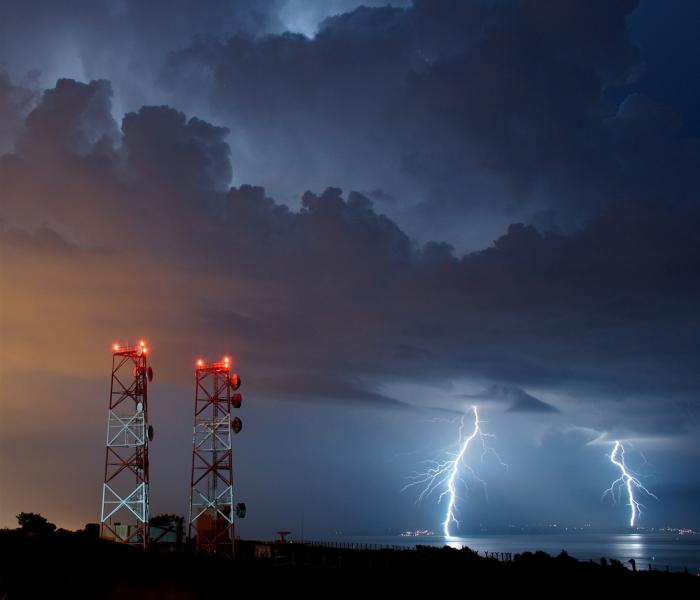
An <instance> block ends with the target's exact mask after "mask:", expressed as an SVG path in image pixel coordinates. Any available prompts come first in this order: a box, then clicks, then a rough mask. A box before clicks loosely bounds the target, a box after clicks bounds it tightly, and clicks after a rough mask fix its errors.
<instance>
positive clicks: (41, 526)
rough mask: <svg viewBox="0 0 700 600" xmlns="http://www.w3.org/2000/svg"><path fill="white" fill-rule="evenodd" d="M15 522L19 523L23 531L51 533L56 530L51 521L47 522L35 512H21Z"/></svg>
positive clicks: (38, 533)
mask: <svg viewBox="0 0 700 600" xmlns="http://www.w3.org/2000/svg"><path fill="white" fill-rule="evenodd" d="M17 523H19V527H20V529H21V530H22V532H23V533H29V534H36V535H51V534H52V533H53V532H54V531H55V530H56V526H55V525H54V524H53V523H49V522H48V521H47V520H46V519H45V518H44V517H42V516H41V515H40V514H37V513H25V512H21V513H19V514H18V515H17Z"/></svg>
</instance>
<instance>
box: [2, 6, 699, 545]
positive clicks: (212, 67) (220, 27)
mask: <svg viewBox="0 0 700 600" xmlns="http://www.w3.org/2000/svg"><path fill="white" fill-rule="evenodd" d="M699 27H700V3H697V2H694V1H692V0H687V1H683V0H675V1H671V2H660V1H658V2H654V1H652V0H641V1H640V2H639V3H638V2H634V1H631V0H619V1H609V0H599V1H594V0H580V1H574V0H519V1H509V0H413V2H410V1H408V0H406V1H402V2H389V3H387V2H386V0H381V1H376V2H375V1H370V2H365V3H364V5H362V6H361V2H360V1H355V0H329V1H323V0H308V1H305V0H269V1H261V0H211V1H209V2H202V1H199V2H195V1H193V0H178V2H176V3H172V2H166V1H165V0H156V1H149V2H139V1H137V0H120V1H119V2H114V1H112V0H69V1H66V2H55V1H53V0H51V1H49V0H29V1H28V0H23V1H21V2H20V1H19V0H4V1H3V2H2V3H0V527H2V526H14V524H15V515H16V514H17V513H18V512H20V511H33V512H40V513H42V514H43V515H45V516H46V517H47V518H49V520H51V521H53V522H55V523H56V524H57V525H59V526H63V527H67V528H78V527H82V525H83V524H84V523H86V522H95V521H97V520H98V518H99V508H100V493H101V481H102V475H103V471H102V469H103V461H104V442H105V427H106V417H107V402H108V392H109V375H110V367H111V352H110V347H111V345H112V343H114V342H115V341H121V342H127V341H132V342H133V341H135V340H137V339H140V338H141V337H143V338H145V339H147V340H148V341H149V345H150V347H151V364H152V365H153V368H154V371H155V380H154V382H153V384H152V386H151V387H150V390H149V414H150V420H151V423H152V424H153V425H154V427H155V440H154V441H153V443H152V445H151V446H150V456H151V503H152V508H151V510H152V514H158V513H162V512H174V513H178V514H183V515H184V514H186V511H187V501H188V493H189V492H188V484H189V468H190V451H191V441H192V440H191V432H192V409H193V388H194V373H193V369H194V361H195V359H197V358H199V357H204V358H209V359H218V358H219V357H221V356H222V355H223V354H225V353H229V354H231V355H232V356H233V357H234V361H235V366H236V369H237V370H238V371H239V373H240V374H241V376H242V380H243V385H242V387H241V392H242V393H243V407H242V409H241V411H240V412H239V416H240V417H241V419H242V420H243V431H242V432H241V433H240V434H239V435H238V436H237V437H236V438H235V447H234V461H235V477H236V482H237V484H236V485H237V501H245V502H246V504H247V506H248V515H247V517H246V519H245V521H242V522H240V524H239V529H238V532H239V533H240V535H241V536H242V537H256V536H259V537H266V538H271V537H272V536H273V534H274V532H275V531H277V530H279V529H288V530H291V531H292V532H294V533H295V534H299V533H300V530H301V526H302V522H303V526H304V530H305V534H306V535H325V534H330V533H333V532H337V531H342V532H344V533H347V534H352V533H355V534H385V533H393V532H398V531H402V530H405V529H416V528H428V529H434V530H436V531H437V530H439V529H440V523H441V521H442V519H443V515H444V509H445V506H444V504H443V505H439V504H437V497H435V496H433V497H430V498H426V499H424V500H423V502H422V503H420V504H416V503H415V499H416V493H415V492H414V491H412V490H408V491H405V492H401V491H400V490H401V488H402V487H403V486H404V485H405V484H406V483H407V477H409V476H410V475H411V474H412V473H413V472H415V471H416V470H419V469H421V468H424V467H425V464H426V463H425V462H424V461H426V460H429V459H434V458H440V457H444V456H445V452H446V451H449V450H450V446H451V445H453V444H454V443H455V442H456V441H457V436H458V429H459V418H460V416H461V415H464V414H465V413H466V414H467V415H468V414H469V410H470V407H471V406H472V405H474V404H478V405H479V407H480V411H481V416H482V419H483V420H484V421H485V423H484V429H485V430H487V431H488V432H490V433H493V434H494V435H495V436H496V438H495V439H492V440H491V444H492V445H493V446H494V447H495V448H497V450H498V452H499V454H500V456H501V457H502V458H503V460H504V461H505V462H506V463H508V466H509V468H508V469H507V470H506V469H503V468H502V467H501V466H500V465H499V464H498V463H497V461H494V460H492V459H489V458H488V457H487V458H486V460H485V461H484V462H483V464H482V463H481V462H480V460H479V458H480V455H479V453H478V452H477V451H476V449H475V451H474V452H472V453H470V454H469V455H468V458H469V460H471V461H472V462H473V463H474V464H475V465H477V468H478V471H479V474H480V476H481V477H482V479H484V480H485V481H486V482H487V484H488V492H489V493H488V500H487V499H486V498H485V496H484V494H483V493H482V491H481V490H480V488H479V487H478V486H476V487H474V488H473V489H472V493H471V494H466V493H464V494H463V497H462V499H461V500H460V503H459V511H460V512H459V516H460V521H461V529H458V530H457V531H456V532H458V531H462V532H464V533H466V532H469V531H474V530H477V529H479V528H480V527H491V528H501V527H503V528H505V527H508V526H509V525H511V524H513V525H536V524H546V523H552V522H556V523H559V524H563V525H569V526H577V525H582V524H584V523H590V524H592V525H594V526H599V527H623V526H624V525H625V524H626V523H627V512H628V511H627V508H626V507H625V506H623V505H613V504H612V503H611V502H609V501H602V500H601V493H602V492H603V490H604V489H605V488H607V487H608V486H609V485H610V483H611V482H612V480H613V479H615V477H616V476H617V473H616V470H615V468H614V467H613V465H611V463H610V461H609V459H608V457H607V456H606V455H607V454H609V453H610V451H611V449H612V444H613V442H614V440H622V441H624V442H625V447H626V449H627V459H628V461H629V463H630V465H631V466H632V467H633V468H635V469H636V470H637V471H638V472H639V473H640V474H642V475H643V476H644V478H643V481H644V483H645V485H647V486H648V487H649V488H650V489H651V490H652V491H654V492H655V493H656V495H657V496H658V498H659V501H658V502H657V501H655V500H653V499H652V500H648V501H646V502H645V504H646V511H645V513H644V515H643V516H642V518H641V519H640V521H639V525H641V526H649V527H656V526H666V525H668V526H675V527H684V526H688V527H694V528H700V443H699V442H698V440H699V439H700V438H699V437H698V436H700V422H699V417H700V344H699V342H698V340H700V117H699V116H698V106H700V41H699V39H698V37H697V31H698V28H699ZM452 449H454V448H452Z"/></svg>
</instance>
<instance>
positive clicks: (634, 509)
mask: <svg viewBox="0 0 700 600" xmlns="http://www.w3.org/2000/svg"><path fill="white" fill-rule="evenodd" d="M610 462H611V463H612V464H614V465H615V466H616V467H617V468H618V469H620V473H622V474H621V475H620V477H618V478H617V479H616V480H615V481H613V482H612V485H611V486H610V487H609V488H608V489H607V490H605V491H604V492H603V498H605V496H607V495H608V494H610V496H611V497H612V499H613V502H617V501H618V500H619V499H620V495H621V494H622V489H623V488H624V489H625V490H626V491H627V499H628V506H629V507H630V527H634V524H635V521H636V520H637V517H638V516H639V515H641V514H642V509H643V508H644V505H643V504H641V503H640V502H639V500H637V498H636V497H635V491H639V492H641V493H643V494H646V495H647V496H651V497H652V498H654V500H658V498H657V497H656V496H655V495H654V494H652V493H651V492H650V491H649V490H648V489H647V488H646V487H644V485H642V482H641V481H639V479H637V477H636V474H635V473H634V472H633V471H632V470H631V469H630V468H629V467H628V466H627V465H626V464H625V448H624V446H623V445H622V444H621V443H620V442H618V441H616V442H615V447H614V448H613V451H612V453H611V454H610Z"/></svg>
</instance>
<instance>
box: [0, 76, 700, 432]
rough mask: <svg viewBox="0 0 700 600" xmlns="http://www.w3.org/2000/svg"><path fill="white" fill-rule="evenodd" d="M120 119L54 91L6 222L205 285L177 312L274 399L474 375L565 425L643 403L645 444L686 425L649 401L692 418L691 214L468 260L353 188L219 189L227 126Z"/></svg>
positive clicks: (157, 112)
mask: <svg viewBox="0 0 700 600" xmlns="http://www.w3.org/2000/svg"><path fill="white" fill-rule="evenodd" d="M109 114H110V93H109V85H108V84H107V83H106V82H93V83H90V84H81V83H77V82H74V81H71V80H63V81H59V82H58V84H57V86H56V88H54V89H51V90H47V91H46V92H45V94H44V95H43V97H42V99H41V101H40V102H39V104H38V105H37V107H36V108H35V109H34V110H33V111H32V112H31V113H30V114H29V116H28V117H27V119H26V125H25V126H24V127H23V129H24V130H25V132H26V133H25V135H24V136H23V137H22V138H21V139H20V142H19V143H18V148H19V153H18V154H17V155H14V156H5V157H4V158H3V160H2V163H0V182H2V183H3V189H5V190H7V192H6V193H5V194H4V197H3V214H4V216H5V219H6V221H7V222H8V223H9V224H15V223H16V224H19V225H20V226H21V227H23V228H24V229H26V230H28V231H33V230H36V229H37V228H40V227H42V226H43V225H44V224H45V223H46V220H47V219H50V221H49V223H50V225H51V227H53V228H54V229H55V230H56V231H57V232H59V233H61V235H63V236H64V237H65V238H66V240H67V242H68V243H71V244H77V245H81V246H85V247H89V248H96V247H99V248H101V249H102V250H103V251H106V252H108V253H110V252H111V255H116V256H117V257H118V256H120V255H122V256H124V257H125V258H126V257H128V256H130V255H133V254H134V253H136V254H138V253H141V252H148V253H149V254H150V255H151V256H153V257H158V260H160V261H161V267H160V269H161V271H162V272H161V274H160V275H159V277H161V278H165V279H173V278H175V279H177V277H178V272H180V273H182V269H184V270H185V272H192V273H199V274H200V276H202V277H204V276H206V277H210V278H211V281H210V282H209V283H207V285H206V286H205V287H203V288H202V290H201V292H198V291H194V290H189V291H188V290H186V289H184V290H180V292H179V295H178V296H177V297H171V298H169V299H168V300H167V302H169V303H171V305H172V306H170V307H169V310H168V312H169V313H170V314H172V315H175V314H178V312H179V311H183V312H185V313H186V314H190V315H192V316H191V317H189V319H190V321H191V323H190V324H189V325H188V326H187V327H186V328H185V329H183V332H184V331H194V330H199V331H200V335H201V336H202V337H203V338H205V337H211V338H217V339H218V338H221V339H232V338H233V339H235V342H236V344H235V345H236V347H240V348H242V349H243V350H242V356H241V358H242V359H247V361H248V362H250V363H254V364H255V365H256V366H255V367H253V369H254V372H255V373H254V374H255V377H256V378H259V382H260V385H261V386H262V387H263V388H264V386H265V382H267V383H269V391H270V392H274V393H281V391H282V390H283V389H285V386H286V387H287V389H289V390H290V392H293V393H294V394H296V395H297V396H298V395H303V394H306V395H307V396H308V397H310V398H311V397H320V396H325V397H327V398H328V399H332V398H336V399H339V400H342V401H351V399H352V398H353V397H356V398H357V399H360V398H362V399H364V401H366V402H377V403H383V404H392V403H395V402H396V400H395V397H394V394H392V393H391V392H386V391H383V388H384V387H386V386H387V385H391V384H392V383H397V382H399V383H400V382H415V383H418V382H421V381H422V382H423V383H427V382H434V383H436V384H438V383H439V382H441V381H444V380H447V381H455V382H458V381H460V380H467V381H472V382H477V383H481V384H482V385H484V386H485V389H486V390H487V392H486V394H485V396H490V397H491V399H493V400H497V401H498V400H501V401H503V400H507V401H508V403H509V406H510V408H511V409H512V410H513V411H514V412H523V411H526V412H527V411H530V412H532V411H540V412H542V411H545V410H549V411H550V412H552V410H553V409H552V407H551V406H550V403H549V402H545V401H543V400H540V399H539V398H538V396H539V395H540V394H539V393H538V391H537V390H545V391H549V392H550V393H561V394H565V395H567V396H568V397H572V398H573V399H574V400H575V404H576V403H582V404H586V403H601V402H603V403H610V402H611V401H616V402H613V406H618V407H619V408H620V410H627V404H626V402H627V400H628V399H630V398H636V399H637V400H636V401H638V402H639V403H640V406H642V405H644V406H645V407H646V408H645V409H644V410H642V411H641V412H640V414H644V415H645V416H644V418H640V419H638V420H637V421H635V420H634V419H632V421H631V422H632V423H636V424H635V425H634V427H635V428H636V429H637V431H649V430H651V429H656V430H657V431H661V430H664V431H666V430H670V429H671V428H672V427H671V425H669V427H663V425H661V424H660V423H659V422H658V420H664V419H665V420H668V419H671V420H672V421H673V423H672V426H673V427H676V426H677V422H676V420H675V419H672V416H670V415H666V414H665V413H664V411H658V410H657V409H654V408H653V407H654V404H653V402H651V400H650V399H651V398H653V397H654V396H655V395H658V394H663V395H664V397H666V398H668V400H669V401H671V402H680V403H688V402H692V403H693V405H694V402H695V401H694V395H695V394H696V393H697V378H696V375H695V364H696V360H697V352H696V350H695V345H694V340H695V339H696V338H697V335H698V333H699V332H698V327H699V325H698V321H697V302H698V297H699V295H700V283H698V282H700V277H698V275H699V274H700V238H699V235H700V234H698V231H700V227H699V226H700V217H699V216H698V213H697V210H696V209H694V208H684V209H683V210H682V211H681V210H680V208H678V207H676V208H675V209H674V210H673V211H672V210H667V209H660V208H658V207H656V206H655V205H650V204H645V203H636V204H622V203H620V204H616V205H614V206H611V207H609V208H608V209H607V210H606V211H605V212H604V213H603V214H601V215H600V216H599V217H597V218H595V219H593V220H591V221H590V222H589V223H588V224H587V225H586V226H585V227H582V228H581V229H579V230H578V231H576V232H575V233H573V234H571V235H563V234H555V233H547V232H541V231H539V230H538V229H536V228H535V227H533V226H529V225H523V224H514V225H512V226H511V227H510V228H509V229H508V231H507V233H506V234H505V235H502V236H501V237H499V238H498V239H497V240H496V241H495V242H494V243H493V244H492V246H490V247H489V248H487V249H485V250H483V251H480V252H476V253H471V254H466V255H463V256H459V255H456V254H455V253H454V251H453V250H452V249H451V248H450V247H449V246H448V245H446V244H440V243H431V244H427V245H420V244H416V243H415V242H413V241H412V240H411V239H410V238H409V236H407V235H406V234H405V233H404V232H403V231H402V230H401V228H399V227H398V226H397V225H396V223H394V222H393V221H392V220H391V219H389V218H387V217H386V216H383V215H380V214H378V213H377V212H376V211H375V210H374V208H373V206H372V203H371V201H370V200H369V199H368V198H367V197H365V196H363V195H362V194H359V193H356V192H351V193H349V194H348V195H347V196H344V195H343V194H342V192H341V191H340V190H339V189H337V188H329V189H327V190H326V191H324V192H322V193H320V194H314V193H311V192H307V193H306V194H304V195H303V197H302V199H301V208H300V209H299V210H291V209H289V208H287V207H285V206H283V205H280V204H278V203H276V202H275V201H274V200H273V199H271V198H269V197H267V196H266V194H265V192H264V190H263V189H262V188H258V187H252V186H241V187H238V188H231V189H230V190H228V191H225V185H226V182H227V180H228V177H229V176H230V171H229V168H230V167H229V149H228V146H227V144H226V143H225V142H224V141H223V136H224V134H225V130H223V129H222V128H219V127H215V126H212V125H210V124H208V123H206V122H203V121H201V120H197V119H189V120H188V119H187V118H186V117H185V116H184V115H183V114H182V113H179V112H178V111H175V110H173V109H171V108H168V107H150V108H149V107H146V108H143V109H141V110H140V111H139V112H138V113H133V114H128V115H127V116H126V117H125V118H124V120H123V122H122V124H121V132H120V133H119V130H118V128H117V126H116V125H115V124H114V123H113V122H112V121H111V120H110V118H109ZM115 136H116V137H115ZM85 224H89V227H85ZM183 240H187V243H182V241H183ZM212 285H213V286H215V287H214V288H212V287H211V286H212ZM196 287H197V286H196V285H193V288H194V289H195V290H196ZM208 289H216V290H217V291H216V293H214V294H209V293H208V292H207V290H208ZM192 304H196V305H197V309H196V311H195V312H191V305H192ZM170 318H174V317H170ZM176 321H178V319H176ZM178 322H179V321H178ZM178 327H182V324H179V325H178ZM170 335H173V334H170ZM175 337H177V336H175ZM407 348H408V349H411V351H408V352H407V351H406V349H407ZM397 350H401V351H398V352H397ZM282 365H284V369H283V371H280V369H281V368H282ZM280 381H282V382H285V384H284V385H282V384H279V382H280ZM293 381H296V382H297V384H299V383H300V382H302V383H303V382H307V383H306V384H305V385H296V384H295V385H291V383H290V382H293ZM275 382H278V383H277V384H275ZM319 382H322V384H321V383H319ZM334 389H335V392H334V391H333V390H334ZM525 389H527V390H528V391H525ZM295 390H296V391H295ZM485 396H484V397H485ZM584 398H585V400H584ZM402 401H403V400H402ZM406 402H407V403H408V404H414V405H421V403H422V401H421V399H416V400H415V401H414V400H413V399H407V400H406ZM645 402H649V406H646V404H645ZM566 410H567V411H570V410H574V411H577V410H578V409H576V408H574V409H572V408H567V409H566ZM647 410H648V411H649V412H648V413H647V412H646V411H647ZM615 415H616V409H615V408H612V409H610V411H609V412H608V413H606V415H605V416H604V417H600V416H599V417H595V418H592V417H591V419H589V420H591V421H594V422H592V423H590V425H591V426H599V427H600V426H603V425H605V427H606V428H612V427H614V426H615V419H616V416H615ZM652 422H654V425H653V427H652V426H651V423H652ZM669 423H670V421H669Z"/></svg>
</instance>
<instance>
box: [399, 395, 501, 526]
mask: <svg viewBox="0 0 700 600" xmlns="http://www.w3.org/2000/svg"><path fill="white" fill-rule="evenodd" d="M472 411H473V413H474V429H473V430H472V432H471V434H470V435H469V436H468V437H466V438H464V437H463V430H464V417H462V418H461V419H460V425H459V444H458V446H459V451H458V452H457V453H450V458H448V459H447V460H444V461H436V460H431V461H427V462H428V464H429V465H430V466H429V467H428V469H427V470H426V471H423V472H421V473H416V474H415V475H412V476H411V477H409V479H410V480H411V481H410V483H408V484H407V485H405V486H404V487H403V489H402V490H401V491H404V490H406V489H408V488H410V487H413V486H423V488H422V490H421V492H420V494H419V495H418V498H417V499H416V502H420V501H421V500H423V498H424V497H425V496H428V495H430V494H432V493H433V492H434V491H435V490H437V489H441V490H442V491H441V492H440V495H439V496H438V502H441V501H442V499H443V497H444V496H448V497H449V501H448V503H447V511H446V513H445V520H444V521H443V523H442V528H443V531H444V532H445V536H447V537H450V525H451V524H452V523H454V524H455V525H457V527H459V521H458V520H457V516H456V512H457V508H456V504H457V500H458V499H459V496H458V495H457V484H458V483H461V484H462V485H463V486H464V487H465V488H467V489H469V486H468V485H467V483H466V482H465V481H464V480H463V479H462V477H461V476H460V471H461V470H462V469H466V470H467V471H469V473H471V476H472V477H473V478H474V479H475V480H476V481H478V482H479V483H480V484H481V485H482V486H483V488H484V494H486V493H487V490H486V483H485V482H484V481H483V480H482V479H480V478H479V477H478V476H477V474H476V473H475V472H474V469H472V467H471V466H469V465H468V464H467V463H466V461H465V459H464V455H465V454H466V452H467V449H468V448H469V445H470V444H471V443H472V441H474V440H475V439H478V440H479V441H480V442H481V448H482V450H483V452H482V454H481V459H482V461H483V459H484V456H485V455H486V454H488V453H491V454H493V455H494V456H495V457H496V458H497V459H498V462H499V463H500V464H501V465H502V466H503V467H506V468H507V465H506V464H505V463H504V462H503V461H502V460H501V457H500V456H498V454H497V453H496V451H495V450H494V449H493V448H491V447H490V446H489V445H488V444H487V443H486V438H493V437H495V436H494V435H493V434H490V433H484V431H482V429H481V421H480V420H479V411H478V408H477V407H476V406H474V407H472Z"/></svg>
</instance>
